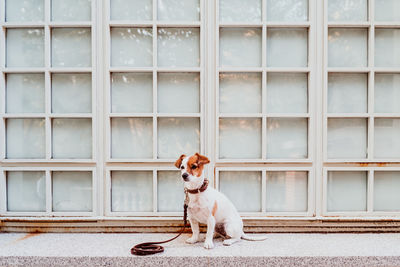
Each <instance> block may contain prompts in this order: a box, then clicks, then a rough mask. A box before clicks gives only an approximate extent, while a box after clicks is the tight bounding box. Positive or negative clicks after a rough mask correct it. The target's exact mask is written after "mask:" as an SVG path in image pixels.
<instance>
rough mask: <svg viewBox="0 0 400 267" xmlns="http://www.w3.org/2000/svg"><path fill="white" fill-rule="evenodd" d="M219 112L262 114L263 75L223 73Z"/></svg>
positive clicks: (220, 86) (220, 81)
mask: <svg viewBox="0 0 400 267" xmlns="http://www.w3.org/2000/svg"><path fill="white" fill-rule="evenodd" d="M219 112H221V113H261V73H221V74H220V75H219Z"/></svg>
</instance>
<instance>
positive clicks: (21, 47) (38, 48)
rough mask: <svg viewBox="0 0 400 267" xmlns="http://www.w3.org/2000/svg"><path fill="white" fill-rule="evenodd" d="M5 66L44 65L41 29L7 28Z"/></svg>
mask: <svg viewBox="0 0 400 267" xmlns="http://www.w3.org/2000/svg"><path fill="white" fill-rule="evenodd" d="M6 42H7V44H6V45H7V49H6V56H7V67H43V66H44V30H43V29H35V28H29V29H7V38H6Z"/></svg>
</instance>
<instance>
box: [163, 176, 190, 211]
mask: <svg viewBox="0 0 400 267" xmlns="http://www.w3.org/2000/svg"><path fill="white" fill-rule="evenodd" d="M157 176H158V183H157V194H158V197H157V206H158V211H183V200H184V193H183V180H182V177H181V173H180V172H179V171H158V172H157Z"/></svg>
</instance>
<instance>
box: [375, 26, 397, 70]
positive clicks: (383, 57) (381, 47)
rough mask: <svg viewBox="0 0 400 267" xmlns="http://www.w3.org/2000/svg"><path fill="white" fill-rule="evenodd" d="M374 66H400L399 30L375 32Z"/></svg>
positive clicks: (379, 30) (378, 30)
mask: <svg viewBox="0 0 400 267" xmlns="http://www.w3.org/2000/svg"><path fill="white" fill-rule="evenodd" d="M375 66H376V67H399V66H400V29H376V30H375Z"/></svg>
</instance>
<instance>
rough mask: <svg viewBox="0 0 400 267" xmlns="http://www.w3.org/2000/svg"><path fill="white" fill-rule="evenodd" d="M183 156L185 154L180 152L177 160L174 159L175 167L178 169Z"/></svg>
mask: <svg viewBox="0 0 400 267" xmlns="http://www.w3.org/2000/svg"><path fill="white" fill-rule="evenodd" d="M185 157H186V155H185V154H182V155H181V156H180V157H179V159H177V160H176V161H175V167H177V168H178V169H180V168H181V164H182V160H183V159H184V158H185Z"/></svg>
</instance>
